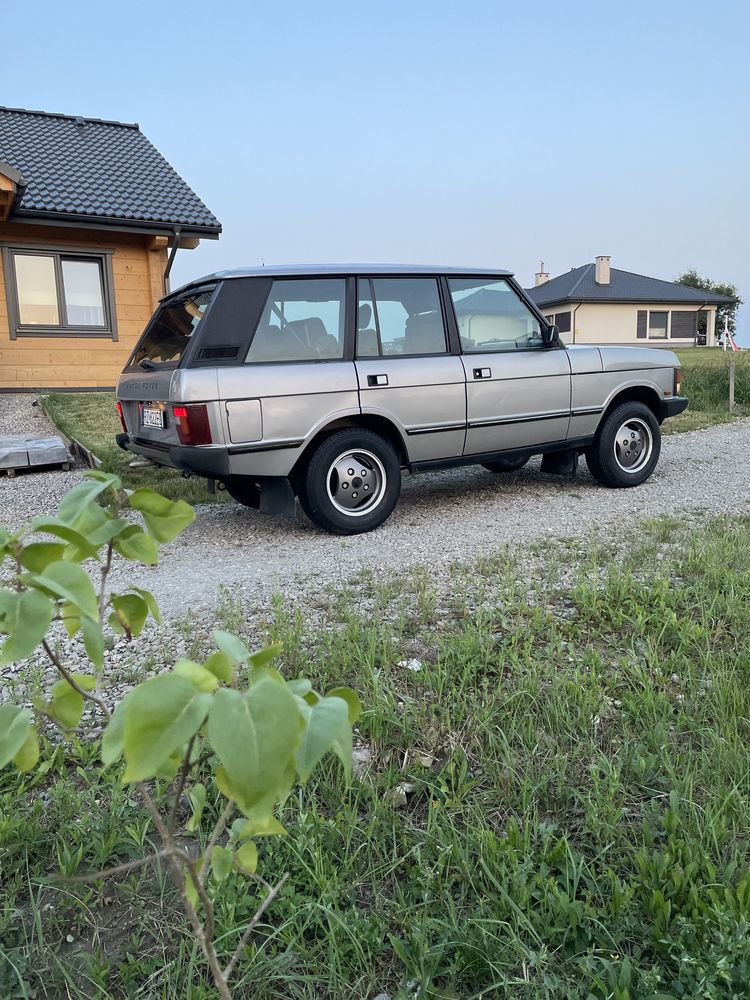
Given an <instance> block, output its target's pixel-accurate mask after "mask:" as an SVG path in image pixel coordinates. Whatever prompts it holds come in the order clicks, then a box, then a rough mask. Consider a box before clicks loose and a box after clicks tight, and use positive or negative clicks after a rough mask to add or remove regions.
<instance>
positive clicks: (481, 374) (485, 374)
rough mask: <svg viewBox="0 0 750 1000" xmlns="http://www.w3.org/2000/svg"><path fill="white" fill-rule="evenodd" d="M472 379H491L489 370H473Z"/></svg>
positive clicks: (490, 370)
mask: <svg viewBox="0 0 750 1000" xmlns="http://www.w3.org/2000/svg"><path fill="white" fill-rule="evenodd" d="M474 378H492V369H491V368H475V369H474Z"/></svg>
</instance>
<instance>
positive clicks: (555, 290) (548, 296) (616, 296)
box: [526, 264, 735, 308]
mask: <svg viewBox="0 0 750 1000" xmlns="http://www.w3.org/2000/svg"><path fill="white" fill-rule="evenodd" d="M595 274H596V265H594V264H584V265H583V267H574V268H572V270H570V271H568V272H567V273H566V274H560V275H558V276H557V277H556V278H551V279H550V280H549V281H545V283H544V284H543V285H538V286H537V287H536V288H527V289H526V291H527V292H528V294H529V296H530V298H531V299H533V301H534V302H535V303H536V304H537V306H539V307H540V308H543V307H546V306H549V305H553V304H555V303H558V302H664V303H667V302H670V303H671V302H676V303H678V304H679V303H681V302H684V303H686V304H692V305H696V306H697V305H700V304H707V305H722V304H723V303H725V302H734V301H735V299H733V298H731V297H730V296H728V295H719V294H718V293H717V292H704V291H702V290H701V289H699V288H690V287H688V286H687V285H678V284H677V283H676V282H674V281H662V280H661V278H649V277H647V276H646V275H645V274H634V273H633V272H632V271H620V270H618V269H617V268H615V267H613V268H611V269H610V279H609V284H608V285H599V284H597V283H596V281H595V280H594V277H595Z"/></svg>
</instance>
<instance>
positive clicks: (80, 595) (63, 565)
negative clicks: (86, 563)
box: [30, 562, 99, 618]
mask: <svg viewBox="0 0 750 1000" xmlns="http://www.w3.org/2000/svg"><path fill="white" fill-rule="evenodd" d="M30 583H31V585H32V586H35V587H39V588H41V589H43V590H45V591H48V592H49V593H52V594H54V595H55V596H56V597H61V598H62V599H63V600H64V601H69V602H70V603H71V604H74V605H75V606H76V607H77V608H78V609H79V611H81V612H82V614H84V615H88V617H89V618H98V617H99V606H98V602H97V597H96V591H95V590H94V586H93V584H92V583H91V580H90V579H89V575H88V573H87V572H86V570H85V569H83V568H82V567H81V566H77V565H76V564H75V563H69V562H55V563H50V565H49V566H48V567H47V568H46V569H45V571H44V573H39V574H37V575H35V576H32V577H31V578H30Z"/></svg>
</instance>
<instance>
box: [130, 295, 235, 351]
mask: <svg viewBox="0 0 750 1000" xmlns="http://www.w3.org/2000/svg"><path fill="white" fill-rule="evenodd" d="M215 290H216V289H215V288H205V289H200V290H196V291H193V292H190V293H188V294H186V295H183V296H180V297H177V298H173V299H168V300H167V301H166V302H164V303H163V304H162V305H161V306H160V307H159V309H157V311H156V312H155V313H154V315H153V317H152V319H151V322H150V323H149V325H148V327H147V328H146V331H145V333H144V334H143V336H142V337H141V339H140V341H139V342H138V345H137V347H136V349H135V351H134V352H133V354H132V356H131V358H130V361H129V362H128V367H129V368H134V367H138V366H140V367H143V368H149V367H152V366H160V365H169V366H170V367H176V366H177V365H178V364H179V363H180V360H181V359H182V356H183V354H184V353H185V351H186V349H187V347H188V344H189V343H190V339H191V337H193V335H194V334H195V331H196V330H197V329H198V327H199V325H200V323H201V322H202V320H203V316H204V314H205V312H206V309H207V308H208V304H209V302H210V301H211V299H212V297H213V294H214V292H215Z"/></svg>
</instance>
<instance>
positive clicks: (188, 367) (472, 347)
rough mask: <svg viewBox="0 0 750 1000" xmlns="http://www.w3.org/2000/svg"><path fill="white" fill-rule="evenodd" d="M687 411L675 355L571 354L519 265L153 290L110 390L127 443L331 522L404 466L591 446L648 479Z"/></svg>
mask: <svg viewBox="0 0 750 1000" xmlns="http://www.w3.org/2000/svg"><path fill="white" fill-rule="evenodd" d="M686 406H687V400H686V399H684V398H682V397H680V369H679V361H678V359H677V357H676V356H675V355H674V354H672V353H671V352H670V351H665V350H653V349H648V348H640V347H632V348H631V347H594V346H576V347H566V346H565V345H564V344H563V343H562V342H561V340H560V339H559V337H558V334H557V330H556V328H555V327H553V326H550V325H549V324H548V323H547V322H546V320H545V318H544V316H543V315H542V314H541V313H540V312H539V310H538V309H537V308H536V307H535V305H534V304H533V302H531V301H530V300H529V299H528V298H527V296H526V295H525V293H524V291H523V289H522V288H521V287H520V286H519V285H518V284H517V282H516V281H514V279H513V276H512V275H511V273H510V272H508V271H497V270H481V269H480V270H478V269H475V268H464V269H461V268H432V267H393V266H387V267H386V266H377V267H373V266H369V265H363V266H335V267H334V266H331V267H315V268H302V267H300V268H297V267H265V268H258V269H247V270H238V271H224V272H220V273H217V274H213V275H210V276H209V277H206V278H201V279H200V280H198V281H194V282H192V283H191V284H189V285H186V286H185V287H183V288H181V289H179V291H176V292H174V293H172V294H170V295H168V296H167V297H166V298H165V299H163V300H162V302H161V303H160V306H159V308H158V310H157V311H156V313H155V314H154V316H153V318H152V319H151V321H150V323H149V324H148V326H147V327H146V330H145V331H144V333H143V335H142V337H141V339H140V340H139V342H138V344H137V346H136V348H135V350H134V351H133V354H132V356H131V357H130V359H129V361H128V363H127V365H126V367H125V370H124V371H123V373H122V375H121V376H120V379H119V382H118V386H117V407H118V410H119V412H120V417H121V420H122V427H123V430H122V433H121V434H119V435H118V444H119V445H120V446H121V447H122V448H125V449H127V450H128V451H132V452H135V453H136V454H138V455H142V456H147V457H148V458H150V459H152V460H153V461H155V462H157V463H160V464H162V465H168V466H173V467H175V468H177V469H181V470H182V471H183V472H184V473H185V474H195V475H199V476H205V477H206V478H208V479H212V480H217V481H219V482H220V483H222V484H224V486H225V487H226V489H227V490H228V491H229V493H230V494H231V496H232V497H234V499H235V500H237V501H239V502H240V503H242V504H245V505H246V506H248V507H255V508H258V509H260V510H261V511H264V512H266V513H277V514H278V513H287V514H290V513H293V511H294V509H295V497H299V500H300V503H301V505H302V507H303V509H304V511H305V512H306V513H307V515H308V516H309V517H310V518H311V519H312V520H313V521H314V522H315V523H316V524H318V525H320V526H321V527H323V528H325V529H327V530H328V531H332V532H336V533H339V534H354V533H357V532H362V531H369V530H370V529H372V528H375V527H377V526H378V525H380V524H382V523H383V521H385V519H386V518H387V517H388V516H389V514H390V513H391V511H392V510H393V508H394V506H395V504H396V502H397V500H398V497H399V492H400V488H401V472H402V470H403V469H407V470H408V471H410V472H413V473H416V472H428V471H430V470H434V469H444V468H449V467H452V466H459V465H472V464H481V465H483V466H484V467H485V468H487V469H489V470H491V471H492V472H495V473H505V472H511V471H513V470H516V469H519V468H521V466H522V465H524V463H525V462H527V461H528V459H529V458H530V457H531V456H532V455H537V454H542V455H543V456H544V457H543V460H542V469H543V470H544V471H548V472H553V473H554V472H557V473H562V472H565V471H571V470H572V469H573V468H575V462H576V461H577V457H578V455H579V454H581V453H583V454H584V455H585V457H586V461H587V464H588V467H589V469H590V470H591V473H592V474H593V475H594V477H595V478H596V479H597V480H598V481H599V482H600V483H602V484H603V485H605V486H610V487H624V486H638V485H639V484H640V483H642V482H644V481H645V480H646V479H648V477H649V476H650V475H651V473H652V472H653V470H654V468H655V466H656V463H657V461H658V459H659V450H660V440H661V438H660V430H659V428H660V425H661V423H662V421H663V420H664V419H665V418H666V417H670V416H673V415H675V414H677V413H680V412H682V410H684V409H685V407H686Z"/></svg>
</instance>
